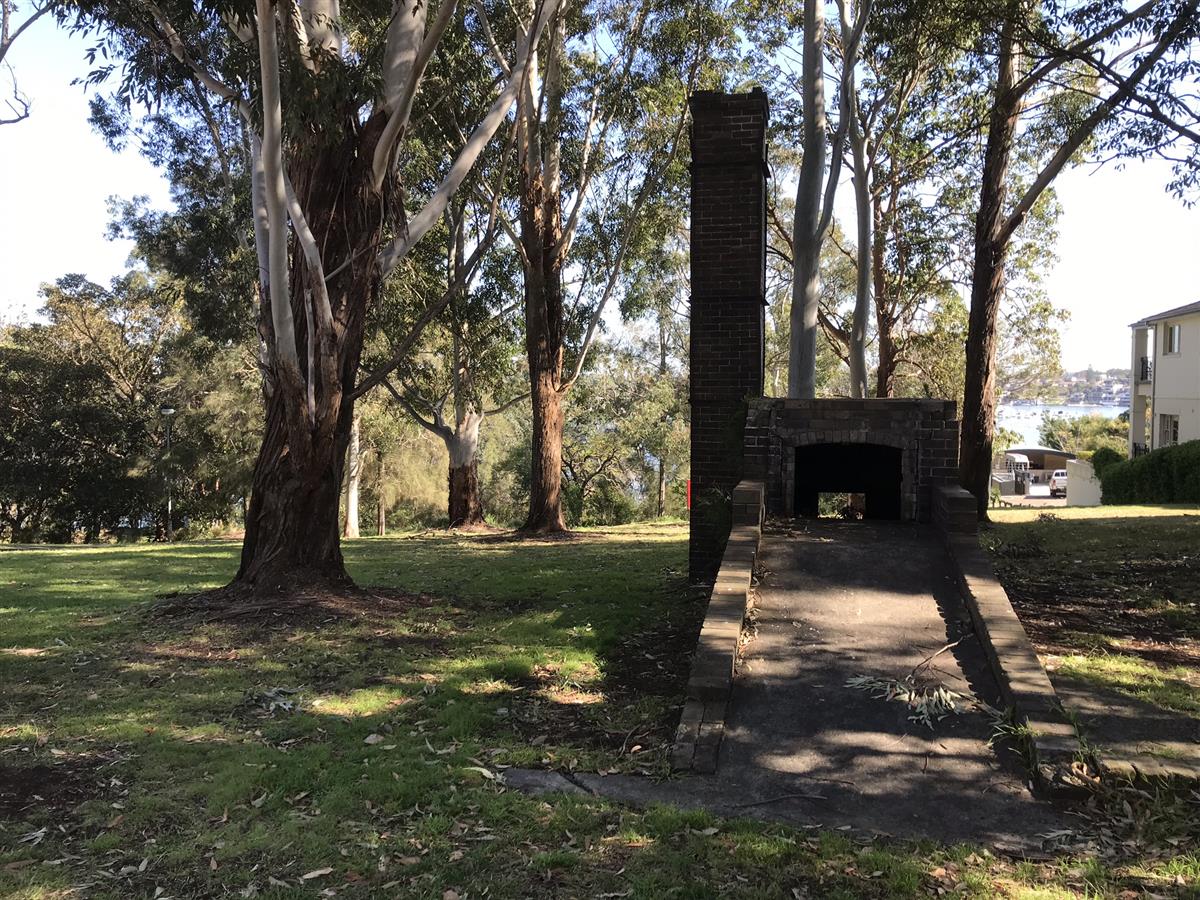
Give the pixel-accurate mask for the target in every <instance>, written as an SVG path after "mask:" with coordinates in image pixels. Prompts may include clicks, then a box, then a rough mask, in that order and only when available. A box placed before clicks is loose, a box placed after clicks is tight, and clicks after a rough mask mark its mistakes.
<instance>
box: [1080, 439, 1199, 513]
mask: <svg viewBox="0 0 1200 900" xmlns="http://www.w3.org/2000/svg"><path fill="white" fill-rule="evenodd" d="M1093 465H1095V458H1093ZM1097 469H1098V470H1099V467H1097ZM1100 484H1101V487H1102V489H1103V490H1102V497H1103V502H1104V503H1106V504H1122V503H1200V441H1188V442H1187V443H1185V444H1177V445H1175V446H1173V447H1163V448H1161V449H1159V450H1155V451H1154V452H1152V453H1147V454H1146V455H1145V456H1139V457H1137V458H1136V459H1130V460H1126V461H1124V462H1119V463H1113V464H1110V465H1107V466H1105V467H1104V468H1103V471H1101V472H1100Z"/></svg>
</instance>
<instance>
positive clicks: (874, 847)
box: [0, 525, 1200, 900]
mask: <svg viewBox="0 0 1200 900" xmlns="http://www.w3.org/2000/svg"><path fill="white" fill-rule="evenodd" d="M237 550H238V548H237V547H236V546H233V545H230V544H222V543H198V544H187V545H176V546H171V547H161V546H133V547H99V548H92V547H62V548H45V549H29V550H13V551H4V552H0V623H3V624H2V626H0V684H3V692H2V693H0V896H2V897H7V898H50V897H68V896H71V897H73V896H87V897H98V898H132V897H146V898H150V897H158V898H168V897H171V898H200V897H205V898H207V897H321V896H338V897H393V896H395V897H414V898H435V900H437V898H443V900H454V898H468V897H470V898H475V897H494V898H495V897H544V898H559V897H613V898H616V897H638V898H661V897H683V898H701V897H727V896H728V897H764V898H767V897H770V898H780V897H786V898H793V897H814V898H815V897H880V898H883V897H923V896H930V895H937V894H939V892H941V893H949V894H950V895H962V896H971V897H993V896H1014V897H1029V898H1034V897H1037V898H1052V897H1066V896H1083V895H1086V896H1112V897H1117V896H1141V895H1142V893H1141V892H1142V891H1143V890H1145V891H1152V892H1154V893H1156V894H1159V895H1167V896H1170V895H1175V894H1186V893H1188V892H1189V891H1194V887H1193V886H1194V885H1195V882H1196V878H1197V876H1200V858H1198V857H1197V856H1196V853H1195V847H1194V846H1192V845H1191V844H1190V843H1188V842H1186V841H1185V842H1184V843H1183V844H1182V845H1180V844H1179V842H1178V841H1177V842H1176V843H1170V842H1166V843H1164V842H1163V841H1162V840H1161V838H1162V837H1163V835H1164V834H1165V832H1163V831H1162V828H1164V827H1167V828H1169V829H1170V833H1171V834H1177V833H1178V832H1177V831H1176V830H1175V829H1176V825H1175V824H1174V823H1171V824H1169V825H1167V826H1161V825H1160V826H1155V824H1154V823H1153V822H1149V821H1148V820H1147V819H1146V818H1145V816H1143V814H1142V811H1141V807H1140V806H1136V803H1135V810H1134V813H1133V816H1132V818H1133V819H1136V820H1137V821H1136V822H1132V821H1131V823H1130V824H1131V825H1136V828H1137V831H1138V835H1137V840H1134V841H1133V842H1132V843H1131V844H1130V845H1128V846H1126V847H1124V848H1122V849H1121V850H1120V852H1117V851H1112V852H1113V853H1114V854H1115V855H1114V856H1112V857H1111V858H1109V859H1108V860H1107V861H1106V862H1104V863H1100V862H1098V861H1097V860H1096V859H1095V858H1087V855H1086V854H1085V855H1084V856H1075V857H1072V856H1070V855H1067V854H1064V855H1062V856H1058V857H1052V858H1048V859H1046V860H1044V861H1038V862H1023V863H1017V862H1014V861H1011V860H1006V859H1001V858H997V857H994V856H992V855H991V854H989V853H988V852H987V850H986V849H985V848H973V847H940V846H935V845H932V844H928V843H903V842H887V843H884V842H880V841H873V840H871V839H869V838H867V837H858V836H855V835H851V834H849V833H844V832H832V833H829V832H821V831H819V830H792V829H788V828H784V827H781V826H774V825H768V824H762V823H754V822H747V821H734V822H729V821H715V820H713V819H711V818H710V817H708V816H706V815H704V814H700V813H681V812H677V811H674V810H670V809H651V810H648V811H645V812H637V811H631V810H629V809H625V808H622V807H619V806H616V805H613V804H610V803H607V802H604V801H601V800H597V799H592V798H586V797H585V798H553V799H550V800H544V799H536V798H530V797H526V796H523V795H520V794H517V793H515V792H510V791H507V790H505V788H504V786H503V783H502V779H503V775H502V772H503V768H504V767H505V766H510V765H536V766H545V767H554V768H558V769H561V770H564V771H570V770H572V769H574V770H577V771H578V770H589V771H612V770H617V771H625V772H646V773H649V774H651V775H654V776H665V775H666V766H665V753H664V748H665V746H666V744H667V742H668V741H669V740H670V737H671V733H672V730H673V727H674V719H675V718H676V717H677V710H678V705H679V703H680V702H681V692H682V688H683V684H684V681H685V679H686V674H687V663H688V660H687V651H688V649H689V647H690V644H691V642H692V641H693V640H694V636H695V632H696V629H697V628H698V624H699V620H700V617H701V615H702V612H703V606H704V602H703V598H702V597H700V596H698V595H697V594H696V592H695V591H694V590H692V589H690V588H689V587H688V586H687V585H686V583H685V580H684V574H685V571H686V557H687V546H686V530H685V529H684V528H682V527H680V526H672V525H641V526H629V527H623V528H611V529H599V530H589V531H583V532H580V533H579V534H578V535H577V536H575V537H574V538H573V539H570V540H562V541H552V542H541V541H515V540H511V539H508V538H506V537H505V538H502V537H497V536H491V535H446V534H435V533H422V534H415V535H408V536H403V537H399V538H388V539H363V540H360V541H354V542H350V543H349V544H348V545H347V548H346V553H347V558H348V564H349V567H350V570H351V573H352V574H353V575H354V577H355V578H356V579H357V581H358V583H359V584H361V585H370V586H375V587H377V589H378V597H377V599H378V605H377V607H376V608H374V611H373V612H368V613H364V614H362V615H359V616H357V617H352V618H349V617H344V616H342V617H337V616H333V615H328V616H324V617H322V615H320V614H318V615H316V616H313V617H310V618H308V619H306V620H305V624H303V625H295V624H291V625H286V624H283V623H271V622H266V623H256V624H253V625H245V624H243V625H233V624H211V625H187V626H184V625H182V624H181V623H180V622H179V621H178V620H170V619H162V618H153V617H149V616H147V614H146V610H147V608H148V607H149V606H150V604H151V603H152V602H153V601H154V599H155V598H156V597H158V596H162V595H164V594H168V593H171V592H175V591H180V592H191V591H196V590H200V589H203V588H206V587H211V586H216V585H219V584H221V583H222V582H223V581H225V580H227V579H228V578H229V577H230V576H231V575H232V573H233V571H234V569H235V567H236V556H237ZM1156 828H1157V830H1156ZM1167 836H1168V837H1169V835H1167ZM1188 840H1189V841H1190V838H1189V839H1188ZM1126 890H1133V891H1134V892H1135V893H1134V894H1132V895H1123V894H1122V893H1121V892H1122V891H1126Z"/></svg>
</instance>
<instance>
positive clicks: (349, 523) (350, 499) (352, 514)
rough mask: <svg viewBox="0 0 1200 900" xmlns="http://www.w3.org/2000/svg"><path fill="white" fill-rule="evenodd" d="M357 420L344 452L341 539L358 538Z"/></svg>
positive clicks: (359, 472) (359, 473)
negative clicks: (344, 474)
mask: <svg viewBox="0 0 1200 900" xmlns="http://www.w3.org/2000/svg"><path fill="white" fill-rule="evenodd" d="M358 431H359V419H358V416H357V415H356V416H355V417H354V422H353V424H351V426H350V446H349V448H348V449H347V450H346V523H345V525H344V526H343V527H342V537H347V538H356V537H358V488H359V484H360V483H361V481H362V450H361V446H360V444H359V439H358Z"/></svg>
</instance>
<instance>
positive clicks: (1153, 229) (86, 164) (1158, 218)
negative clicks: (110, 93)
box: [0, 19, 1200, 371]
mask: <svg viewBox="0 0 1200 900" xmlns="http://www.w3.org/2000/svg"><path fill="white" fill-rule="evenodd" d="M84 48H85V43H84V41H83V40H82V39H80V38H77V37H72V36H70V35H68V34H66V33H65V32H64V31H62V30H60V29H58V28H57V27H56V26H55V24H54V23H53V22H52V21H49V20H47V19H42V20H40V21H39V22H38V23H36V24H35V25H34V26H33V27H32V28H30V30H29V31H27V32H26V33H25V34H23V35H22V36H21V38H20V39H19V40H18V41H16V43H14V45H13V47H12V49H11V50H10V51H9V54H8V61H9V62H10V63H11V64H12V66H13V68H14V70H15V71H16V73H17V79H18V82H19V84H20V86H21V89H22V90H23V91H24V92H25V93H26V94H27V95H29V97H30V98H31V99H32V100H33V110H32V115H31V117H30V118H29V119H27V120H25V121H24V122H21V123H19V124H16V125H5V126H0V167H2V168H0V171H3V172H4V176H3V184H4V187H3V192H2V193H0V197H2V198H3V200H2V204H3V212H2V214H0V260H2V261H3V266H2V267H0V272H2V273H3V274H2V275H0V319H2V320H5V321H14V320H29V319H31V318H33V317H35V316H36V314H37V309H38V307H39V306H40V305H41V304H40V301H39V299H38V287H39V285H40V284H42V283H43V282H47V281H53V280H54V279H56V278H58V277H60V276H62V275H65V274H68V273H80V274H83V275H85V276H87V277H88V278H91V279H92V280H93V281H98V282H101V283H105V282H107V281H108V279H110V278H112V277H113V276H115V275H117V274H119V273H121V272H123V271H124V270H125V265H126V261H127V259H128V256H129V252H130V249H131V248H130V244H129V242H126V241H109V240H107V239H106V238H105V236H104V233H105V229H106V226H107V223H108V208H107V200H108V198H109V197H110V196H117V197H125V198H128V197H133V196H135V195H138V194H144V195H147V196H149V197H150V201H151V204H152V205H154V206H160V207H166V206H169V205H170V197H169V191H168V185H167V182H166V181H165V179H163V178H162V176H161V175H160V174H159V172H158V171H157V170H156V169H155V168H154V167H153V166H151V165H150V164H149V163H148V162H147V161H145V160H144V159H142V157H141V156H139V155H138V153H137V151H136V150H134V149H132V148H127V149H126V150H124V151H123V152H122V153H119V154H118V153H113V152H111V151H110V150H109V149H108V148H107V147H106V146H105V144H104V142H103V140H101V138H100V137H99V136H98V135H96V134H95V133H94V132H93V131H92V130H91V128H90V126H89V125H88V123H87V116H88V106H87V95H86V94H85V92H84V89H83V87H82V86H80V85H72V84H71V81H72V80H73V79H74V78H77V77H80V76H82V75H84V74H86V72H87V65H86V64H85V62H84V60H83V51H84ZM1169 179H1170V167H1169V166H1168V165H1167V164H1165V163H1161V162H1145V163H1130V164H1128V165H1127V167H1126V168H1125V169H1123V170H1118V169H1117V168H1115V167H1111V166H1109V167H1104V168H1102V169H1099V170H1094V169H1091V168H1088V167H1080V168H1077V169H1073V170H1070V171H1068V172H1066V173H1064V174H1063V175H1062V176H1060V177H1059V178H1058V180H1057V181H1056V183H1055V186H1056V189H1057V191H1058V195H1059V200H1060V202H1061V204H1062V207H1063V215H1062V217H1061V218H1060V219H1059V241H1058V247H1057V252H1058V257H1059V261H1058V263H1057V265H1056V266H1055V268H1054V270H1053V271H1052V272H1051V273H1050V274H1049V275H1048V277H1047V282H1046V286H1047V288H1048V291H1049V294H1050V298H1051V300H1052V301H1053V302H1054V303H1055V305H1057V306H1060V307H1063V308H1065V309H1067V310H1068V311H1069V312H1070V314H1071V318H1070V321H1069V322H1068V323H1067V324H1066V325H1065V326H1064V327H1063V329H1062V357H1063V358H1062V362H1063V366H1064V368H1066V369H1067V370H1070V371H1074V370H1077V369H1084V368H1087V367H1088V366H1089V365H1090V366H1094V367H1095V368H1097V369H1107V368H1113V367H1120V368H1125V367H1128V365H1129V357H1130V351H1129V342H1130V335H1129V329H1128V325H1129V323H1131V322H1134V321H1136V320H1138V319H1141V318H1143V317H1144V316H1147V315H1150V314H1152V313H1156V312H1159V311H1161V310H1165V309H1170V308H1172V307H1175V306H1182V305H1183V304H1185V303H1191V302H1193V301H1197V300H1200V251H1198V249H1197V248H1198V247H1200V206H1198V207H1197V208H1195V209H1191V210H1189V209H1186V208H1185V207H1184V206H1183V205H1182V204H1181V203H1180V202H1179V201H1177V200H1175V199H1174V198H1173V197H1171V196H1169V195H1168V194H1167V193H1166V192H1165V190H1164V186H1165V185H1166V183H1167V182H1168V180H1169ZM846 193H847V194H848V193H849V191H848V190H847V191H846Z"/></svg>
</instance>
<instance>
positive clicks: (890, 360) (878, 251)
mask: <svg viewBox="0 0 1200 900" xmlns="http://www.w3.org/2000/svg"><path fill="white" fill-rule="evenodd" d="M871 219H872V222H873V225H874V228H873V235H872V238H871V275H872V278H873V279H874V282H875V332H876V334H877V335H878V340H879V367H878V368H877V369H876V370H875V396H876V397H891V396H893V395H894V394H895V393H896V351H897V348H896V335H895V327H896V320H895V317H894V312H893V309H892V304H891V299H890V298H889V297H888V291H887V272H886V270H885V269H884V266H885V264H886V256H885V253H886V249H887V247H886V243H887V230H886V229H885V227H884V217H883V200H882V199H881V198H880V197H879V196H878V194H877V195H875V197H874V198H872V201H871Z"/></svg>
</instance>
